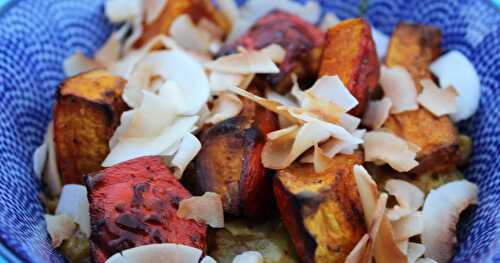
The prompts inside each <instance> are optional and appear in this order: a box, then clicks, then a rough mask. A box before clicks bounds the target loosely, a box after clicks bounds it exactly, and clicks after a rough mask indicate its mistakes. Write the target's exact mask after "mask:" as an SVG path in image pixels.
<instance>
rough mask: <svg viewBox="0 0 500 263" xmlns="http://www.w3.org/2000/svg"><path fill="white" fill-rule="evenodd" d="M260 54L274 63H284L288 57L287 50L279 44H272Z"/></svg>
mask: <svg viewBox="0 0 500 263" xmlns="http://www.w3.org/2000/svg"><path fill="white" fill-rule="evenodd" d="M260 52H261V53H264V54H265V55H266V56H267V57H269V58H271V60H272V61H273V62H274V63H282V62H283V60H285V56H286V50H285V49H284V48H282V47H281V46H280V45H278V44H271V45H269V46H267V47H265V48H263V49H261V50H260Z"/></svg>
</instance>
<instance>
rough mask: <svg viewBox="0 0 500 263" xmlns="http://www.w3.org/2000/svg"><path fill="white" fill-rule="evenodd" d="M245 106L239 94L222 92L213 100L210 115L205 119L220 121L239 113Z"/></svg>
mask: <svg viewBox="0 0 500 263" xmlns="http://www.w3.org/2000/svg"><path fill="white" fill-rule="evenodd" d="M242 108H243V102H241V100H240V99H239V98H238V96H236V95H234V94H232V93H229V92H221V93H219V94H218V96H217V98H216V99H215V100H213V107H212V109H211V111H210V116H209V117H208V118H207V119H206V120H205V122H206V123H211V124H215V123H219V122H221V121H223V120H226V119H229V118H231V117H234V116H236V115H238V114H239V113H240V111H241V109H242Z"/></svg>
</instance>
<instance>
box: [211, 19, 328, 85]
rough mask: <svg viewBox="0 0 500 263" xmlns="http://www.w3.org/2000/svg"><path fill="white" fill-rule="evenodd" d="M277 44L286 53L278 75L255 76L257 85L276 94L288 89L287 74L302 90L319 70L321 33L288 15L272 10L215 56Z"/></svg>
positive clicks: (290, 81)
mask: <svg viewBox="0 0 500 263" xmlns="http://www.w3.org/2000/svg"><path fill="white" fill-rule="evenodd" d="M270 44H278V45H280V46H281V47H282V48H284V49H285V50H286V56H285V60H284V61H283V62H282V63H281V64H279V69H280V73H277V74H262V75H258V76H257V78H256V80H257V81H259V83H260V85H267V86H269V87H271V88H273V89H275V90H276V91H278V92H280V93H285V92H287V91H289V90H290V88H291V87H292V85H293V83H292V79H291V74H292V73H295V74H297V77H298V80H299V82H300V83H301V84H303V86H307V85H309V84H311V83H312V82H314V80H315V78H316V72H317V69H318V66H319V57H320V55H321V46H322V44H323V33H322V32H321V31H320V30H319V29H317V28H316V27H315V26H314V25H312V24H310V23H308V22H306V21H304V20H303V19H302V18H300V17H298V16H296V15H292V14H290V13H287V12H284V11H279V10H275V11H272V12H271V13H269V14H268V15H266V16H264V17H262V18H260V19H259V20H258V21H257V22H256V23H255V25H253V26H252V28H250V30H249V31H248V32H246V33H245V34H244V35H243V36H241V37H240V38H239V39H238V40H236V41H235V42H233V43H231V44H229V45H226V46H224V47H222V49H221V50H220V51H219V53H218V54H217V56H223V55H229V54H232V53H235V52H237V49H238V47H244V48H246V49H250V50H252V49H261V48H264V47H266V46H268V45H270Z"/></svg>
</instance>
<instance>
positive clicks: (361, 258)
mask: <svg viewBox="0 0 500 263" xmlns="http://www.w3.org/2000/svg"><path fill="white" fill-rule="evenodd" d="M369 240H370V236H369V235H368V234H364V235H363V237H362V238H361V239H360V240H359V241H358V243H356V245H355V246H354V248H353V249H352V250H351V252H350V253H349V255H347V257H346V259H345V263H364V262H369V260H368V259H367V257H368V256H367V254H366V252H367V248H368V241H369Z"/></svg>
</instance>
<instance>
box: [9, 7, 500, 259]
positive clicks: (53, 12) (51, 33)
mask: <svg viewBox="0 0 500 263" xmlns="http://www.w3.org/2000/svg"><path fill="white" fill-rule="evenodd" d="M102 2H103V1H102V0H44V1H36V0H19V1H18V2H17V3H16V4H15V5H14V6H13V7H11V8H10V9H9V10H8V11H7V12H6V13H4V14H3V15H2V16H1V17H0V106H1V110H0V241H1V242H2V243H3V244H5V245H6V246H7V247H8V248H9V249H11V251H13V252H14V253H15V254H16V255H18V256H19V257H20V258H21V259H22V260H23V261H28V262H63V260H62V258H61V257H60V256H59V255H58V254H57V253H56V252H54V251H52V250H51V249H50V244H49V243H48V236H47V233H46V231H45V223H44V220H43V208H42V206H41V204H40V202H39V201H38V194H37V192H38V191H39V190H40V186H39V182H38V181H37V180H36V179H35V178H34V176H33V175H32V173H33V171H32V152H33V150H34V149H35V147H36V146H37V145H39V144H40V143H41V141H42V138H43V133H44V130H45V127H46V125H47V123H48V122H49V120H50V119H51V108H52V104H53V98H54V91H55V89H56V88H57V86H58V84H59V83H60V82H61V80H63V78H64V74H63V70H62V61H63V60H64V58H65V57H67V56H68V55H70V54H72V53H73V52H75V51H76V50H80V51H82V52H83V53H85V54H88V55H90V54H92V53H93V52H94V51H95V50H96V49H97V48H98V47H99V46H100V45H101V44H102V43H103V42H104V41H105V39H106V37H107V36H108V35H109V33H110V31H111V28H112V27H111V25H110V24H109V23H108V22H107V21H106V19H105V18H104V15H103V5H102ZM238 2H240V3H241V2H244V1H241V0H238ZM319 2H320V3H321V5H322V6H323V8H324V11H326V10H333V11H335V12H336V14H337V15H338V16H339V17H340V18H349V17H356V16H359V15H360V10H361V9H362V8H360V5H361V4H362V2H365V1H363V0H351V1H334V0H319ZM367 3H368V7H367V9H366V12H365V13H364V16H365V17H366V18H367V19H368V20H369V21H370V22H371V23H372V24H373V25H374V26H376V27H377V28H378V29H379V30H381V31H383V32H385V33H390V32H391V31H392V30H393V29H394V27H395V26H396V24H397V23H398V22H399V21H401V20H404V21H408V22H419V23H426V24H431V25H434V26H437V27H439V28H440V29H441V30H442V31H443V40H444V42H443V45H444V48H445V49H446V50H449V49H458V50H460V51H462V52H463V53H464V54H465V55H466V56H468V57H469V58H470V59H471V61H472V62H473V64H474V65H475V67H476V69H477V71H478V73H479V75H480V77H481V85H482V87H481V88H482V90H481V93H482V97H481V102H480V109H479V111H478V113H477V114H476V115H475V116H474V117H473V118H472V119H471V120H469V121H467V122H464V123H462V124H461V125H460V127H461V128H462V131H463V132H465V133H467V134H470V135H471V136H472V138H473V140H474V154H473V156H472V160H471V164H470V165H469V167H468V168H467V170H466V176H467V178H468V179H469V180H471V181H473V182H475V183H477V184H478V185H479V187H480V189H481V192H480V202H479V206H478V207H477V208H476V209H474V211H472V213H468V216H465V217H464V220H463V224H462V226H461V227H460V231H459V241H460V244H459V247H458V252H457V254H456V256H455V258H454V261H455V262H479V261H481V262H498V261H499V260H500V213H496V212H495V211H498V208H497V206H498V203H500V160H498V159H497V156H496V155H497V154H499V151H500V150H499V149H500V125H498V120H500V107H499V105H500V87H499V85H500V84H499V83H500V82H499V80H500V71H499V70H498V68H500V12H499V11H498V9H496V7H494V5H493V3H492V2H490V1H487V0H483V1H477V0H443V1H435V0H419V1H405V0H368V1H367Z"/></svg>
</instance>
